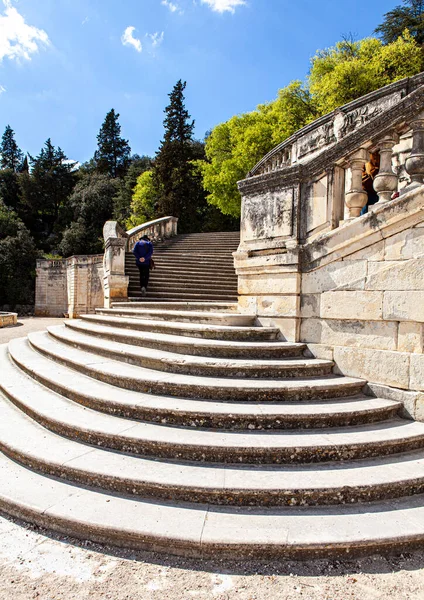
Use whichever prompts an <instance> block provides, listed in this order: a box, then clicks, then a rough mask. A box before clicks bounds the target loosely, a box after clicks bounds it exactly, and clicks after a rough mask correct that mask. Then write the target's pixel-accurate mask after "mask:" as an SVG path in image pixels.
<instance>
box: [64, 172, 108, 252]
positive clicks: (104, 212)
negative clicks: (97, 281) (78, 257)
mask: <svg viewBox="0 0 424 600" xmlns="http://www.w3.org/2000/svg"><path fill="white" fill-rule="evenodd" d="M116 190H117V184H116V181H115V180H113V179H111V178H110V177H109V176H108V175H101V174H99V173H93V174H91V175H85V176H84V177H83V178H82V180H81V181H80V182H79V183H78V184H77V185H76V186H75V189H74V191H73V193H72V195H71V196H70V198H69V208H70V210H71V211H72V222H71V224H70V225H69V227H67V228H66V230H65V231H64V233H63V237H62V241H61V243H60V246H59V253H60V254H62V255H63V256H65V257H67V256H72V255H74V254H98V253H101V252H103V239H102V231H103V225H104V224H105V222H106V221H108V220H109V219H110V218H111V217H112V214H113V198H114V196H115V194H116Z"/></svg>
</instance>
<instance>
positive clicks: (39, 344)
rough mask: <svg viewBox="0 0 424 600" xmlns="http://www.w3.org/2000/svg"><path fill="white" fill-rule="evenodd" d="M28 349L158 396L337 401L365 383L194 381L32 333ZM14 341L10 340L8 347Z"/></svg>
mask: <svg viewBox="0 0 424 600" xmlns="http://www.w3.org/2000/svg"><path fill="white" fill-rule="evenodd" d="M28 339H29V341H30V343H31V345H32V346H33V347H34V348H35V349H36V350H38V351H39V352H41V353H42V354H44V355H45V356H48V357H49V358H51V359H52V360H55V361H57V362H59V363H61V364H65V365H66V366H69V367H72V368H74V369H76V370H79V371H80V372H82V373H85V374H86V375H89V376H90V377H93V378H95V379H99V380H100V381H105V382H106V383H111V384H112V385H116V386H117V387H121V388H125V389H130V390H134V391H139V392H146V393H154V394H159V395H163V394H165V395H168V394H169V395H173V396H180V397H181V396H182V397H184V398H206V399H210V400H224V401H225V400H235V401H237V400H241V401H244V402H263V401H265V402H272V401H275V400H276V401H289V402H296V401H309V400H317V399H321V400H325V399H328V398H343V397H346V396H352V395H355V394H359V393H361V391H362V388H363V386H364V384H365V382H364V381H362V380H360V379H354V378H351V377H338V376H336V375H333V376H327V377H321V378H308V379H285V380H273V379H246V378H244V379H238V378H219V377H196V376H193V375H182V374H176V373H164V372H161V371H156V370H152V369H146V368H144V367H138V366H135V365H131V364H126V363H123V362H121V361H115V360H111V359H106V358H105V357H101V356H99V355H96V354H93V353H91V352H86V351H83V350H80V349H76V348H73V347H72V346H69V345H67V344H63V343H62V342H59V341H58V340H55V339H54V338H52V337H51V336H50V335H48V334H46V333H43V332H41V333H40V332H37V333H31V334H29V335H28ZM13 344H14V341H13V340H12V341H11V342H10V348H13Z"/></svg>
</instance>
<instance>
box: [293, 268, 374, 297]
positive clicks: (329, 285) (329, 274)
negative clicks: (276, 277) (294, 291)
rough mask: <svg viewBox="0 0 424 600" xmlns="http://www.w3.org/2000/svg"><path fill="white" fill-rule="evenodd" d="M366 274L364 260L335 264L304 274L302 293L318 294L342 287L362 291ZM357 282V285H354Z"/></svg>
mask: <svg viewBox="0 0 424 600" xmlns="http://www.w3.org/2000/svg"><path fill="white" fill-rule="evenodd" d="M366 274H367V261H366V260H359V261H354V260H352V261H340V262H335V263H332V264H330V265H326V266H325V267H322V268H320V269H317V270H315V271H312V272H310V273H304V274H303V277H302V292H303V293H304V294H320V293H321V292H327V291H329V290H334V289H336V288H338V287H339V286H342V285H343V286H349V288H350V289H353V290H356V289H358V290H363V289H364V287H365V277H366ZM357 281H358V282H359V283H358V284H356V282H357ZM350 286H351V287H350Z"/></svg>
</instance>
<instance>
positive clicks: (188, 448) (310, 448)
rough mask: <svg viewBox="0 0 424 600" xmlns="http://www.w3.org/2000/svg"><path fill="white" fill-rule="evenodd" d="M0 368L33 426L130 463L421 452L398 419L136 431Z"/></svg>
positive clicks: (8, 391)
mask: <svg viewBox="0 0 424 600" xmlns="http://www.w3.org/2000/svg"><path fill="white" fill-rule="evenodd" d="M3 366H4V367H6V369H5V370H7V372H8V381H7V382H6V383H2V384H1V385H0V389H1V391H2V392H3V394H4V395H5V396H6V397H7V398H8V399H9V400H10V401H11V402H12V403H13V404H14V405H15V406H17V407H18V408H19V409H20V410H21V411H23V412H24V413H25V414H27V415H28V416H29V417H31V418H32V419H33V420H35V421H36V422H37V423H39V424H40V425H42V426H43V427H45V428H47V429H49V430H50V431H53V432H54V433H56V434H58V435H60V436H64V437H66V438H69V439H72V440H77V441H79V442H82V443H84V444H89V445H90V446H94V447H103V448H107V449H110V450H112V451H118V452H124V453H126V454H130V455H140V456H151V457H154V458H159V459H174V460H184V461H187V460H188V461H195V462H198V461H200V462H204V461H206V462H213V463H217V462H218V463H230V464H233V463H239V464H267V465H271V464H281V463H284V464H285V463H289V464H291V463H305V462H307V463H311V462H329V461H337V460H346V459H360V458H372V457H377V456H383V455H386V454H397V453H399V452H406V451H413V450H417V449H421V448H423V447H424V425H423V424H421V423H410V422H407V421H404V420H401V419H398V420H393V421H388V422H387V423H383V424H377V425H374V426H373V427H369V426H357V427H350V428H339V429H322V430H307V431H300V432H298V431H295V432H274V431H272V432H265V433H264V432H228V431H211V430H203V429H193V428H180V427H173V426H170V425H157V424H152V423H139V422H135V421H131V420H129V419H123V418H121V417H116V416H111V415H108V414H103V413H102V414H100V413H97V412H96V411H93V410H91V409H87V408H84V407H83V406H81V405H79V404H76V403H74V402H72V401H71V400H68V399H67V398H64V397H62V396H60V395H58V394H57V393H55V392H52V391H51V390H49V389H47V388H44V387H43V386H40V384H38V383H37V382H35V381H34V380H31V379H30V378H28V377H26V376H25V377H23V376H22V375H20V374H19V372H18V371H17V370H16V371H15V372H14V371H13V367H12V365H10V366H9V368H8V369H7V365H5V363H4V361H3ZM342 438H343V439H342ZM265 442H266V443H265Z"/></svg>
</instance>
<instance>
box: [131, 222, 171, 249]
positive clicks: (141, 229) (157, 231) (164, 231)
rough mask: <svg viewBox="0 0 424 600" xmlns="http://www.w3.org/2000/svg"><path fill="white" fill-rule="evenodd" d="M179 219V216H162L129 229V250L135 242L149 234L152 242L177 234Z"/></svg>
mask: <svg viewBox="0 0 424 600" xmlns="http://www.w3.org/2000/svg"><path fill="white" fill-rule="evenodd" d="M177 228H178V219H177V217H162V218H161V219H156V220H155V221H149V222H148V223H143V224H142V225H137V227H134V228H133V229H130V230H129V231H127V236H128V246H127V250H132V249H133V248H134V246H135V244H136V243H137V242H138V241H139V240H140V239H141V238H142V237H143V235H147V236H148V237H149V238H150V239H151V240H152V242H158V241H162V240H165V239H168V238H171V237H174V236H176V235H177Z"/></svg>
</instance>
